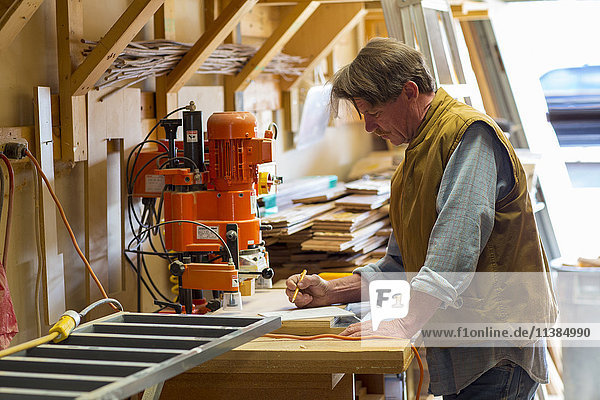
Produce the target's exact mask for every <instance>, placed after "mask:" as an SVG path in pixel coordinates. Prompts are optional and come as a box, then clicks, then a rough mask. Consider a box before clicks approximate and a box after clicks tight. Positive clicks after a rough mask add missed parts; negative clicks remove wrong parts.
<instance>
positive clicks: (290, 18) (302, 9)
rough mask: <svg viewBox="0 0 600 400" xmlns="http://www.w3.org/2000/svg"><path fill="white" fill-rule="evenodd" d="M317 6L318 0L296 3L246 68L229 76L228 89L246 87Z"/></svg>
mask: <svg viewBox="0 0 600 400" xmlns="http://www.w3.org/2000/svg"><path fill="white" fill-rule="evenodd" d="M317 7H319V2H318V1H306V2H299V3H298V4H296V6H295V7H294V8H293V9H292V10H291V11H290V12H289V13H288V14H287V15H286V16H285V17H284V18H283V20H282V21H281V23H280V24H279V26H278V27H277V29H275V31H274V32H273V34H271V36H270V37H269V38H268V39H267V40H266V41H265V42H264V44H263V45H262V46H261V48H260V49H258V51H257V52H256V54H255V55H254V56H253V57H252V58H251V59H250V60H249V61H248V63H247V64H246V65H245V66H244V68H243V69H242V70H241V71H240V72H239V73H238V74H237V75H235V76H234V77H228V78H229V79H227V85H226V87H227V90H228V91H232V92H238V91H243V90H244V89H246V87H248V85H249V84H250V82H251V81H252V79H254V78H256V77H257V76H258V75H260V73H261V72H262V71H263V70H264V69H265V67H266V66H267V64H268V63H269V62H270V61H271V60H272V59H273V57H275V56H276V55H277V54H279V53H280V52H281V49H282V48H283V46H285V44H286V43H287V42H288V40H290V38H291V37H292V36H293V35H294V34H295V33H296V32H297V31H298V29H300V27H301V26H302V25H303V24H304V22H305V21H306V20H307V19H308V18H309V17H310V16H311V15H312V14H313V13H314V12H315V10H316V9H317Z"/></svg>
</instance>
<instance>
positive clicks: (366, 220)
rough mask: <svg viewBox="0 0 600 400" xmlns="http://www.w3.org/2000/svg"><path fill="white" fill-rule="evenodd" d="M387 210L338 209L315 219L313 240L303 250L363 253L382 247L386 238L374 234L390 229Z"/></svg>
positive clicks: (305, 243) (305, 244) (303, 246)
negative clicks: (388, 227) (356, 210)
mask: <svg viewBox="0 0 600 400" xmlns="http://www.w3.org/2000/svg"><path fill="white" fill-rule="evenodd" d="M387 216H388V208H387V207H383V208H382V209H376V210H370V211H366V212H354V211H346V210H338V211H337V212H335V213H332V214H329V215H327V216H324V217H320V218H317V219H316V220H315V223H314V224H313V229H312V231H313V238H312V239H311V240H307V241H305V242H303V243H302V249H303V250H321V251H330V252H353V253H358V252H360V253H363V254H366V253H368V252H370V251H372V250H375V249H377V248H378V247H380V246H382V245H383V244H384V243H385V242H386V240H387V238H386V237H382V236H377V232H378V231H379V230H381V229H384V228H386V227H387V226H389V219H388V218H387Z"/></svg>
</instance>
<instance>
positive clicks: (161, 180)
mask: <svg viewBox="0 0 600 400" xmlns="http://www.w3.org/2000/svg"><path fill="white" fill-rule="evenodd" d="M145 183H146V187H145V190H146V193H160V192H162V190H163V188H164V187H165V176H164V175H150V174H148V175H146V182H145Z"/></svg>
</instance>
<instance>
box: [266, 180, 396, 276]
mask: <svg viewBox="0 0 600 400" xmlns="http://www.w3.org/2000/svg"><path fill="white" fill-rule="evenodd" d="M386 185H387V186H389V180H388V181H387V182H386V181H383V180H382V181H376V182H374V183H373V182H370V181H366V180H360V181H355V182H351V183H350V184H346V185H345V187H336V188H333V189H331V190H328V191H325V192H323V193H321V194H317V195H311V196H305V197H299V198H297V199H294V202H297V203H303V204H301V205H297V206H295V207H293V208H290V209H287V210H284V211H282V212H280V213H277V214H274V215H271V216H269V217H267V218H264V219H263V224H269V225H272V226H273V230H271V231H265V232H264V236H265V238H266V242H267V245H268V251H269V257H270V262H271V265H273V266H275V267H290V268H292V269H294V268H296V269H302V268H306V269H308V270H309V271H310V272H311V273H312V272H315V271H318V270H322V269H331V268H334V269H335V271H336V272H349V271H352V270H353V269H354V268H356V267H359V266H362V265H366V264H368V263H371V262H375V261H377V260H378V259H379V258H380V257H381V254H385V245H386V244H387V239H388V237H389V230H390V228H389V219H388V206H387V205H385V204H386V203H387V202H388V200H389V189H386ZM349 192H351V193H352V194H350V195H347V194H348V193H349ZM338 196H343V197H341V198H338V199H337V200H333V199H334V198H336V197H338ZM382 232H383V234H382ZM373 252H375V253H373Z"/></svg>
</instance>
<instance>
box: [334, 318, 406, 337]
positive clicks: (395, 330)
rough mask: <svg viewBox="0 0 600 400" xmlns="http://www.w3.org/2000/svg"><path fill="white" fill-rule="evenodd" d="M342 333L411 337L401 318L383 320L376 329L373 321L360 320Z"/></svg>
mask: <svg viewBox="0 0 600 400" xmlns="http://www.w3.org/2000/svg"><path fill="white" fill-rule="evenodd" d="M340 335H342V336H351V337H359V336H389V337H395V338H399V339H410V338H411V336H409V334H408V333H407V332H406V330H405V329H404V326H403V324H402V321H401V320H399V319H394V320H391V321H381V323H380V324H379V326H378V327H377V330H376V331H374V330H373V325H372V324H371V321H364V322H359V323H356V324H352V325H350V326H349V327H347V328H346V329H345V330H344V331H343V332H342V333H340Z"/></svg>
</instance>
